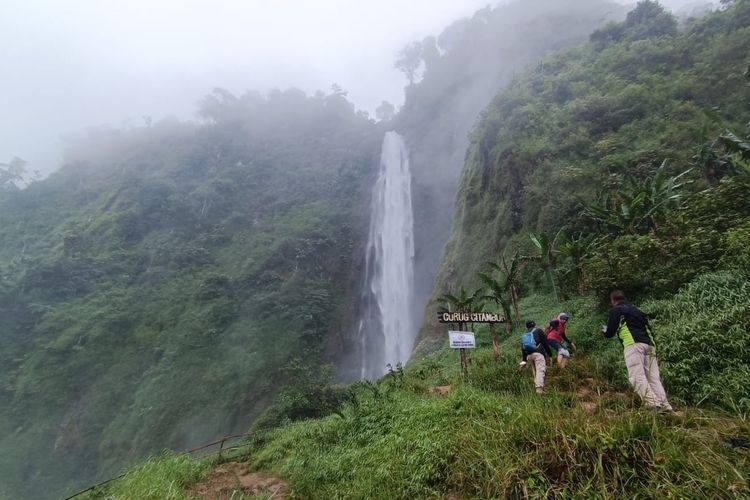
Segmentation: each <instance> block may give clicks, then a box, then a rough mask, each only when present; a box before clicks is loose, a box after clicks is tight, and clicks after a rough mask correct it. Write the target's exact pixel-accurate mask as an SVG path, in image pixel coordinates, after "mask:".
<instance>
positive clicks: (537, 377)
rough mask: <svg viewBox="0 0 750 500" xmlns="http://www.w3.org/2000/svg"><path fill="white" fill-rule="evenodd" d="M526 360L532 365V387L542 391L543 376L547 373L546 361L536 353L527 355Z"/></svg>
mask: <svg viewBox="0 0 750 500" xmlns="http://www.w3.org/2000/svg"><path fill="white" fill-rule="evenodd" d="M526 359H527V360H528V361H530V362H532V363H534V364H533V365H531V366H532V368H533V370H534V387H536V388H537V389H544V374H545V373H547V360H546V359H544V356H543V355H542V354H539V353H538V352H534V353H531V354H529V356H528V357H527V358H526Z"/></svg>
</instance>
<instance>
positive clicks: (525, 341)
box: [521, 321, 552, 394]
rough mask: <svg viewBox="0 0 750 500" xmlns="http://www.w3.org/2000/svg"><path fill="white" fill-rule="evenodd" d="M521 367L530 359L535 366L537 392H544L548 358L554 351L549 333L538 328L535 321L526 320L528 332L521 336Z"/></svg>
mask: <svg viewBox="0 0 750 500" xmlns="http://www.w3.org/2000/svg"><path fill="white" fill-rule="evenodd" d="M521 355H522V357H523V361H521V367H522V368H523V367H524V366H526V363H527V362H528V361H530V362H532V363H533V365H532V366H533V367H534V388H535V390H536V393H537V394H544V376H545V374H546V373H547V358H551V357H552V351H551V350H550V348H549V343H548V342H547V335H546V334H545V333H544V330H542V329H541V328H536V323H534V322H533V321H527V322H526V332H525V333H524V334H523V335H522V336H521Z"/></svg>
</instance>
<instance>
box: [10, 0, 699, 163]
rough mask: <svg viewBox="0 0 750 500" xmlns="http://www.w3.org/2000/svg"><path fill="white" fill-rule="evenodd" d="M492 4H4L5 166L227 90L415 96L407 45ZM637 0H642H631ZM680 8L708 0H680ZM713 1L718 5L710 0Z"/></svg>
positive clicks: (328, 0) (366, 101)
mask: <svg viewBox="0 0 750 500" xmlns="http://www.w3.org/2000/svg"><path fill="white" fill-rule="evenodd" d="M497 3H498V2H490V1H488V0H460V1H459V0H432V1H430V0H414V1H410V2H399V1H398V0H381V1H373V0H369V1H361V2H348V1H346V0H316V1H312V0H308V1H302V2H294V3H290V2H283V3H282V2H263V1H260V0H252V1H246V2H241V1H237V0H230V1H224V2H221V3H218V4H217V3H216V2H208V1H206V0H186V1H176V0H168V1H164V2H158V3H153V2H148V3H147V2H145V1H143V0H136V1H131V2H124V1H115V2H106V3H101V2H88V1H85V0H72V1H70V2H64V3H62V2H54V1H51V0H31V1H27V2H14V3H6V4H5V5H3V6H2V7H0V44H1V45H2V46H3V47H4V50H3V51H2V53H0V64H1V65H2V67H3V68H4V69H5V71H4V75H3V89H4V92H3V93H2V95H0V109H2V110H3V120H2V123H1V124H0V161H7V160H9V159H10V158H12V157H14V156H18V157H21V158H23V159H24V160H26V161H27V162H28V165H27V167H28V170H29V171H34V170H38V171H39V172H40V173H42V174H43V175H45V174H47V173H49V172H50V171H52V170H53V169H55V168H56V167H57V166H59V162H60V161H61V158H60V154H61V151H62V139H63V138H65V137H69V136H71V135H74V134H79V133H80V132H81V131H82V130H84V129H85V128H87V127H92V126H99V125H104V124H106V125H108V126H114V127H130V126H138V125H142V124H144V123H145V122H150V121H154V120H159V119H161V118H164V117H167V116H174V117H177V118H180V119H189V118H191V117H193V115H194V113H195V111H196V108H197V104H196V103H197V101H198V100H199V99H200V98H201V96H203V95H205V94H207V93H209V92H210V91H211V90H212V89H213V88H214V87H221V88H226V89H228V90H230V91H231V92H234V93H237V94H240V93H242V92H244V91H246V90H256V91H260V92H262V93H265V92H267V91H269V90H270V89H273V88H288V87H296V88H300V89H302V90H304V91H306V92H308V93H312V92H314V91H316V90H319V89H323V90H327V89H328V88H330V86H331V85H332V84H334V83H336V84H338V85H339V86H341V87H343V88H344V89H345V90H346V91H348V93H349V95H348V97H349V99H350V100H352V101H353V102H354V103H355V105H356V106H357V107H358V108H360V109H364V110H367V111H369V112H370V113H371V114H372V113H373V111H374V109H375V107H377V105H378V104H380V102H382V101H383V100H387V101H390V102H392V103H394V104H396V105H398V104H400V103H402V102H403V96H404V93H403V88H404V86H405V85H406V83H407V81H406V79H405V77H404V76H403V75H402V74H401V73H400V72H399V71H397V70H396V69H395V68H394V67H393V61H394V60H395V58H396V55H397V53H398V51H399V49H400V48H401V47H403V46H404V45H405V44H407V43H409V42H411V41H412V40H420V39H422V38H424V37H425V36H428V35H432V34H436V33H438V32H440V30H441V29H442V28H444V27H445V26H446V25H447V24H449V23H450V22H451V21H453V20H455V19H457V18H459V17H462V16H468V15H471V14H472V13H473V12H474V11H475V10H477V9H478V8H481V7H483V6H485V5H488V4H497ZM621 3H625V4H632V3H634V2H621ZM663 3H665V4H666V5H668V6H670V8H673V9H675V10H676V9H680V8H682V7H683V6H685V5H688V4H694V3H696V2H695V0H666V1H665V2H663ZM698 3H705V2H698Z"/></svg>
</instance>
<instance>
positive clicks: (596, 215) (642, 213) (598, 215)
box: [581, 160, 692, 235]
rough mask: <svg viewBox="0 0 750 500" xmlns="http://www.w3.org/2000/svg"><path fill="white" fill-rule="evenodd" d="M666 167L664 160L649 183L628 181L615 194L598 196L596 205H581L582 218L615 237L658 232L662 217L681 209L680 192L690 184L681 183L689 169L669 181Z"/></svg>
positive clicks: (584, 203)
mask: <svg viewBox="0 0 750 500" xmlns="http://www.w3.org/2000/svg"><path fill="white" fill-rule="evenodd" d="M666 165H667V162H666V160H664V161H663V162H662V163H661V165H660V166H659V168H657V169H656V172H655V173H654V175H653V176H652V177H651V178H649V179H645V180H637V179H635V178H633V177H630V178H628V179H627V180H626V182H625V184H624V185H623V186H622V187H621V188H620V189H619V190H617V191H616V192H602V193H600V194H599V202H598V203H591V202H585V201H581V205H582V206H583V214H584V215H585V216H587V217H588V218H590V219H592V220H594V221H596V222H598V223H600V224H601V225H602V226H604V227H605V228H607V229H609V230H610V231H611V232H613V233H615V234H622V233H628V234H634V235H635V234H645V233H648V232H649V231H651V230H652V229H658V226H659V222H660V220H661V219H662V217H663V215H664V214H665V213H667V212H669V211H671V210H675V209H678V208H681V207H682V206H683V203H684V202H683V195H682V192H681V190H682V188H683V187H684V186H686V185H688V184H690V183H691V182H692V181H690V180H686V179H685V176H686V175H687V174H688V173H690V172H691V170H692V169H688V170H685V171H684V172H682V173H681V174H679V175H676V176H673V177H669V176H667V173H666Z"/></svg>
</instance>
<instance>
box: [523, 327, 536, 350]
mask: <svg viewBox="0 0 750 500" xmlns="http://www.w3.org/2000/svg"><path fill="white" fill-rule="evenodd" d="M521 347H522V348H523V350H524V351H529V352H530V351H536V350H537V349H538V348H539V345H538V344H537V343H536V339H534V331H533V330H532V331H530V332H526V333H524V334H523V335H522V336H521Z"/></svg>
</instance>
